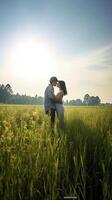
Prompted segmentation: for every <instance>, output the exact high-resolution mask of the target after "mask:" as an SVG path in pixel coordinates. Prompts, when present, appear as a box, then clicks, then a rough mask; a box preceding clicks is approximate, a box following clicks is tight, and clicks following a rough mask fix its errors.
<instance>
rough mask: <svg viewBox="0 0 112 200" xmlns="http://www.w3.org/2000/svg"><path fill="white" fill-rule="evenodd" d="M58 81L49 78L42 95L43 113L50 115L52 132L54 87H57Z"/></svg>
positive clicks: (54, 78)
mask: <svg viewBox="0 0 112 200" xmlns="http://www.w3.org/2000/svg"><path fill="white" fill-rule="evenodd" d="M57 82H58V79H57V78H56V77H51V78H50V84H49V85H48V86H47V88H46V89H45V94H44V107H45V113H46V114H48V115H49V114H50V119H51V129H52V131H53V129H54V122H55V111H56V108H55V95H54V88H53V87H54V86H56V85H57Z"/></svg>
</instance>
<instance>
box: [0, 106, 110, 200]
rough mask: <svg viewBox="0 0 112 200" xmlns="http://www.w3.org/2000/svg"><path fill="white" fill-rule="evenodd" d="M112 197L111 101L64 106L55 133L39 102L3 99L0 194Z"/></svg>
mask: <svg viewBox="0 0 112 200" xmlns="http://www.w3.org/2000/svg"><path fill="white" fill-rule="evenodd" d="M64 196H76V197H78V200H112V107H111V106H110V107H106V106H99V107H98V106H93V107H65V128H64V130H63V131H60V130H59V127H58V120H57V121H56V126H55V134H54V136H52V135H51V132H50V123H49V118H48V116H46V115H45V114H44V111H43V107H41V106H13V105H0V199H1V200H62V199H64Z"/></svg>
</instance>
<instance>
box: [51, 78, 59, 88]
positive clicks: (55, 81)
mask: <svg viewBox="0 0 112 200" xmlns="http://www.w3.org/2000/svg"><path fill="white" fill-rule="evenodd" d="M57 81H58V79H57V78H56V77H55V76H53V77H51V78H50V83H51V84H52V86H56V84H57Z"/></svg>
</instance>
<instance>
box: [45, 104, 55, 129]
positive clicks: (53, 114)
mask: <svg viewBox="0 0 112 200" xmlns="http://www.w3.org/2000/svg"><path fill="white" fill-rule="evenodd" d="M46 114H47V115H50V118H51V128H54V122H55V109H53V108H51V109H50V110H48V111H46Z"/></svg>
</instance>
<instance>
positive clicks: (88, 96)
mask: <svg viewBox="0 0 112 200" xmlns="http://www.w3.org/2000/svg"><path fill="white" fill-rule="evenodd" d="M89 100H90V95H89V94H85V96H84V101H83V103H84V104H85V105H89Z"/></svg>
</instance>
